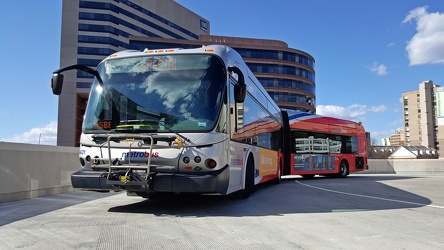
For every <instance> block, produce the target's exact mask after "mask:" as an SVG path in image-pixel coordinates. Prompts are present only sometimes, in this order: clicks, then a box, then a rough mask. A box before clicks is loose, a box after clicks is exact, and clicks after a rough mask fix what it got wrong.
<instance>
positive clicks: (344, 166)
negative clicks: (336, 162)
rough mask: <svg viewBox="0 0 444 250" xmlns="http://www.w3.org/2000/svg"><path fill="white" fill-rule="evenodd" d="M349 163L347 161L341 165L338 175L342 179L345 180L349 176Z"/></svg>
mask: <svg viewBox="0 0 444 250" xmlns="http://www.w3.org/2000/svg"><path fill="white" fill-rule="evenodd" d="M348 171H349V170H348V163H347V161H341V165H340V166H339V173H338V174H337V176H338V177H340V178H345V177H347V175H348V173H349V172H348Z"/></svg>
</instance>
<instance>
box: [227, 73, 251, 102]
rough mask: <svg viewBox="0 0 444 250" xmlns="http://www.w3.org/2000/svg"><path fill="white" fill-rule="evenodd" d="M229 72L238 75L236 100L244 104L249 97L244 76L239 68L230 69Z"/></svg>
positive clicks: (235, 90)
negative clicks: (247, 96) (246, 97)
mask: <svg viewBox="0 0 444 250" xmlns="http://www.w3.org/2000/svg"><path fill="white" fill-rule="evenodd" d="M228 71H229V72H234V73H236V74H237V83H236V84H235V85H234V100H235V101H236V102H237V103H243V102H244V100H245V96H246V95H247V85H246V84H245V80H244V74H243V73H242V71H241V70H240V69H239V68H238V67H228Z"/></svg>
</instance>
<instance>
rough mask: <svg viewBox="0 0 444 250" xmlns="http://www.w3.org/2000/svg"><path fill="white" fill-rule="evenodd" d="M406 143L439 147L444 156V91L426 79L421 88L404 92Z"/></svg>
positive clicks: (441, 154) (408, 144)
mask: <svg viewBox="0 0 444 250" xmlns="http://www.w3.org/2000/svg"><path fill="white" fill-rule="evenodd" d="M402 100H403V108H404V113H403V114H404V129H405V144H406V145H407V146H425V147H428V148H434V149H437V150H438V152H439V155H440V156H444V121H443V120H444V91H443V88H442V87H440V86H437V85H434V84H433V81H424V82H422V83H420V84H419V89H418V90H414V91H410V92H404V93H402Z"/></svg>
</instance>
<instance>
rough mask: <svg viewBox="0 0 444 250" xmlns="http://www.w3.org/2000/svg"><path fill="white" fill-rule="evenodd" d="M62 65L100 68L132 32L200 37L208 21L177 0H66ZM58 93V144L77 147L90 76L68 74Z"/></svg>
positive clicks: (80, 73)
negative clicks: (99, 65) (98, 66)
mask: <svg viewBox="0 0 444 250" xmlns="http://www.w3.org/2000/svg"><path fill="white" fill-rule="evenodd" d="M62 6H63V7H62V37H61V51H60V67H66V66H68V65H73V64H83V65H87V66H90V67H96V66H97V65H98V64H99V62H100V61H102V60H103V59H104V58H105V57H107V56H109V55H110V54H112V53H114V52H116V51H121V50H125V49H128V48H129V40H130V37H131V36H146V37H154V38H170V39H176V40H197V39H198V38H199V35H201V34H207V33H209V32H210V22H209V21H208V20H206V19H205V18H203V17H201V16H199V15H197V14H195V13H193V12H192V11H190V10H188V9H187V8H185V7H183V6H181V5H180V4H178V3H176V2H175V1H173V0H149V1H145V0H93V1H83V0H80V1H78V0H63V5H62ZM64 76H65V84H64V88H63V92H62V95H60V97H59V109H58V129H57V145H59V146H78V145H79V137H80V134H81V127H82V121H83V115H84V113H85V107H86V102H87V101H88V94H89V90H90V87H91V83H92V76H91V75H90V74H87V73H85V72H82V71H77V72H76V71H68V72H65V73H64Z"/></svg>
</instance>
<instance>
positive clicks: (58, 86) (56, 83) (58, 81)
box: [51, 64, 103, 95]
mask: <svg viewBox="0 0 444 250" xmlns="http://www.w3.org/2000/svg"><path fill="white" fill-rule="evenodd" d="M72 69H76V70H81V71H84V72H87V73H89V74H91V75H93V76H95V77H96V79H97V81H99V84H100V86H103V81H102V78H101V77H100V75H99V72H97V70H95V69H92V68H90V67H87V66H84V65H80V64H75V65H71V66H68V67H65V68H61V69H58V70H56V71H54V72H53V73H52V74H53V75H52V78H51V88H52V93H53V94H54V95H60V94H61V93H62V86H63V74H61V73H62V72H64V71H68V70H72Z"/></svg>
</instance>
